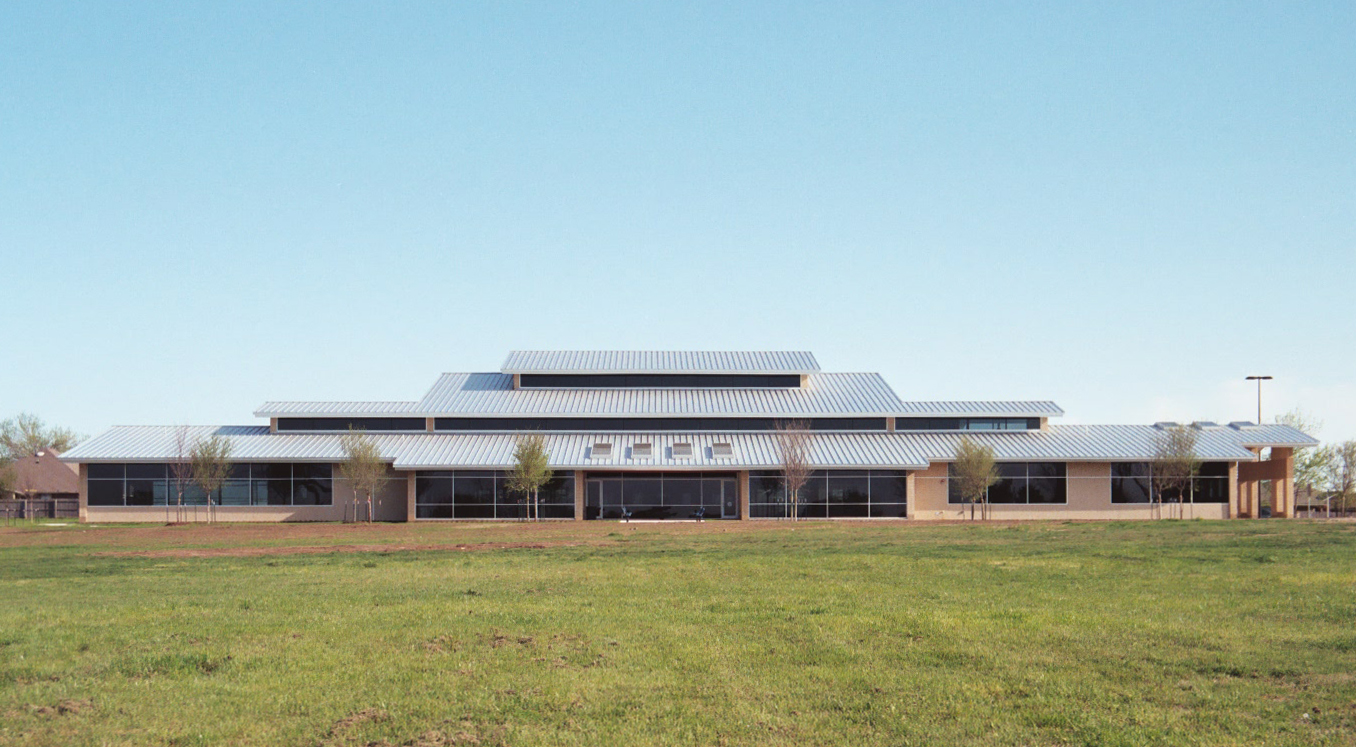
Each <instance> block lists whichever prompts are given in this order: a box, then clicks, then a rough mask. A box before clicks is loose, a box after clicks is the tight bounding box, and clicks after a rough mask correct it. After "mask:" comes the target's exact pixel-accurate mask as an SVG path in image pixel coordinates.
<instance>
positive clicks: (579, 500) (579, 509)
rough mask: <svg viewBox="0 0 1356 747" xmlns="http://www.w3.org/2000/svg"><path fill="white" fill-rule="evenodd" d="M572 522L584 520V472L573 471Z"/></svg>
mask: <svg viewBox="0 0 1356 747" xmlns="http://www.w3.org/2000/svg"><path fill="white" fill-rule="evenodd" d="M574 520H575V521H583V520H584V470H581V469H577V470H575V471H574Z"/></svg>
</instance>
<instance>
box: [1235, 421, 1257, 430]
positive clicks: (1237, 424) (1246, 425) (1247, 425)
mask: <svg viewBox="0 0 1356 747" xmlns="http://www.w3.org/2000/svg"><path fill="white" fill-rule="evenodd" d="M1229 427H1230V428H1233V429H1234V430H1242V429H1244V428H1256V427H1257V426H1256V425H1254V424H1253V422H1252V421H1251V420H1235V421H1233V422H1232V423H1229Z"/></svg>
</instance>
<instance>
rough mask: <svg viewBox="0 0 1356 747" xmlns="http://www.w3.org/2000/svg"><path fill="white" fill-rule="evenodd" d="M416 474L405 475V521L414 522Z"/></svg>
mask: <svg viewBox="0 0 1356 747" xmlns="http://www.w3.org/2000/svg"><path fill="white" fill-rule="evenodd" d="M415 495H416V493H415V489H414V473H413V472H406V473H405V521H414V520H415V517H416V514H415Z"/></svg>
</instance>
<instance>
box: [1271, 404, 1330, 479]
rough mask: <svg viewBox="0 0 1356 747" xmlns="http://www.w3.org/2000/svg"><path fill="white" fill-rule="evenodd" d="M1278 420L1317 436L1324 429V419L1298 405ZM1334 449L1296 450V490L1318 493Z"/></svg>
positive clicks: (1282, 423) (1280, 422)
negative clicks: (1312, 414) (1314, 415)
mask: <svg viewBox="0 0 1356 747" xmlns="http://www.w3.org/2000/svg"><path fill="white" fill-rule="evenodd" d="M1276 422H1277V423H1279V424H1281V425H1288V426H1290V427H1291V428H1294V429H1295V430H1297V431H1300V432H1301V433H1305V434H1308V435H1310V436H1317V435H1318V432H1319V431H1321V430H1323V421H1321V420H1317V419H1315V418H1314V417H1312V416H1311V415H1308V414H1307V413H1305V412H1304V411H1303V410H1300V409H1299V408H1298V407H1297V408H1295V409H1293V410H1291V411H1290V412H1287V413H1286V414H1284V415H1277V416H1276ZM1333 455H1334V453H1333V450H1332V449H1330V448H1327V447H1314V448H1309V449H1299V450H1297V451H1296V452H1295V490H1296V492H1303V493H1308V494H1310V495H1313V494H1316V493H1318V492H1319V490H1321V488H1320V485H1322V483H1323V480H1324V476H1325V475H1326V474H1327V470H1328V464H1329V462H1331V461H1332V459H1333Z"/></svg>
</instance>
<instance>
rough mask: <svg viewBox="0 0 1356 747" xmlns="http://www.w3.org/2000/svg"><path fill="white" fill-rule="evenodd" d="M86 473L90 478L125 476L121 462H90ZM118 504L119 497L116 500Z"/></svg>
mask: <svg viewBox="0 0 1356 747" xmlns="http://www.w3.org/2000/svg"><path fill="white" fill-rule="evenodd" d="M88 473H89V478H90V479H91V480H95V479H99V480H103V479H110V480H111V479H118V480H121V479H122V478H124V477H126V476H127V474H126V470H125V469H124V465H121V464H91V465H89V467H88ZM118 504H119V505H121V504H122V501H121V499H120V500H119V501H118Z"/></svg>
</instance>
